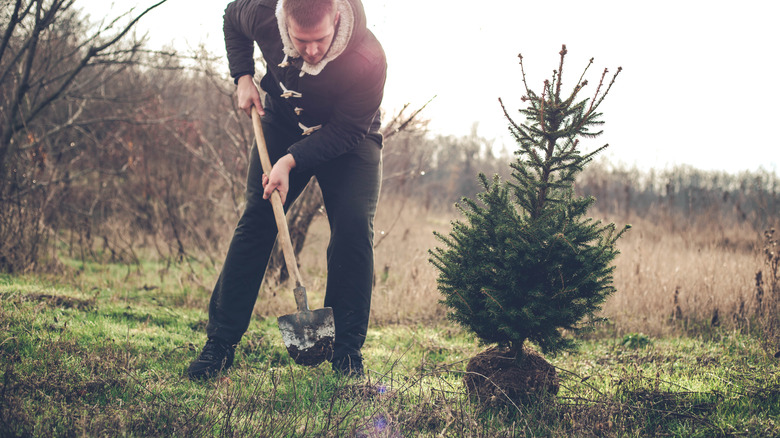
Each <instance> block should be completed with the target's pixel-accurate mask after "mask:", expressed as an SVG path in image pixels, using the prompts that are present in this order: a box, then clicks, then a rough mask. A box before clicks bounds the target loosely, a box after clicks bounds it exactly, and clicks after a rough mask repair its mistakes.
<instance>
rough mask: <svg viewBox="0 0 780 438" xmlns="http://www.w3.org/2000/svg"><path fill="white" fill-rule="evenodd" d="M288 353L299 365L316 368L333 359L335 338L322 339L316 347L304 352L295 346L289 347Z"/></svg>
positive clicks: (313, 346)
mask: <svg viewBox="0 0 780 438" xmlns="http://www.w3.org/2000/svg"><path fill="white" fill-rule="evenodd" d="M287 353H289V354H290V357H292V358H293V360H294V361H295V363H297V364H298V365H304V366H308V367H316V366H317V365H319V364H321V363H323V362H325V361H326V360H330V359H331V358H332V357H333V338H332V337H330V336H326V337H323V338H320V339H318V340H317V342H316V343H315V344H314V345H312V346H311V347H310V348H307V349H304V350H299V349H298V347H296V346H295V345H288V346H287Z"/></svg>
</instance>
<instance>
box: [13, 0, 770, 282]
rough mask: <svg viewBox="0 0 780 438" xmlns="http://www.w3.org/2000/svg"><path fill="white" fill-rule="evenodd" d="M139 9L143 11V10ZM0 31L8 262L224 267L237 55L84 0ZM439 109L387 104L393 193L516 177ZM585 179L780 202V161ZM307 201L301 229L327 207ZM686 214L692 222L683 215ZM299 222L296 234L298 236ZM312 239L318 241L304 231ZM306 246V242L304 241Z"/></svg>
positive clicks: (607, 187)
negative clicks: (165, 42)
mask: <svg viewBox="0 0 780 438" xmlns="http://www.w3.org/2000/svg"><path fill="white" fill-rule="evenodd" d="M130 18H132V17H130ZM2 21H4V22H8V23H9V25H8V26H7V27H5V28H4V29H3V32H2V37H3V40H2V41H1V42H0V139H2V143H0V176H2V178H1V179H0V270H2V271H5V272H17V271H26V270H32V269H39V268H56V266H57V265H58V262H57V260H58V256H57V255H58V254H59V253H60V251H64V252H66V253H67V254H69V255H71V256H75V257H77V258H82V259H95V260H101V261H121V262H138V261H139V260H140V258H141V254H139V251H149V250H151V251H153V252H155V253H156V254H158V255H159V256H161V257H164V258H167V259H170V260H172V261H173V260H187V259H188V257H193V256H194V257H198V258H204V259H208V260H210V261H211V262H212V263H216V262H218V261H220V260H221V257H222V253H223V251H224V249H225V247H226V245H227V243H228V238H229V235H230V233H232V229H233V226H234V224H235V222H236V220H237V219H238V215H239V214H240V212H241V207H242V202H243V190H244V187H245V181H244V179H245V173H246V167H247V163H248V158H249V152H250V146H251V143H252V133H251V124H250V121H249V119H248V118H247V117H246V116H245V115H244V114H243V113H242V112H240V111H238V110H237V108H236V107H235V104H234V99H233V90H234V85H233V83H232V80H230V79H229V78H228V77H227V75H226V74H225V73H224V61H223V60H221V59H211V58H209V56H208V54H205V53H191V54H188V55H187V56H182V55H181V54H176V53H174V52H170V53H168V52H159V51H148V50H145V49H144V47H145V46H144V42H143V41H142V40H137V39H134V38H131V37H129V36H128V35H130V34H129V33H128V32H127V31H128V30H129V29H130V28H131V27H132V22H131V23H130V24H128V25H126V27H122V26H118V25H117V24H116V23H109V24H105V23H104V24H102V25H97V26H96V25H93V24H91V23H89V22H88V21H86V20H85V19H84V18H83V14H81V13H80V12H79V11H78V10H77V9H75V7H74V6H73V2H72V1H70V2H68V1H62V0H58V1H54V2H53V3H52V2H47V3H44V2H43V1H40V2H38V1H31V2H29V1H21V0H16V1H15V2H10V3H5V5H4V6H3V7H2ZM425 116H426V114H425V111H424V108H416V109H415V108H405V109H404V110H402V111H400V112H399V113H397V114H386V117H385V120H386V126H385V127H384V133H385V136H386V143H385V154H384V183H383V196H384V197H386V198H395V199H396V200H399V201H400V202H402V203H409V204H411V203H414V204H416V205H417V206H422V207H423V208H425V209H436V210H441V209H450V208H452V206H453V204H454V203H455V202H457V201H458V200H459V199H460V198H461V197H462V196H474V195H475V194H476V193H477V192H478V191H479V189H480V187H479V184H478V182H477V177H476V175H477V173H479V172H484V173H486V174H496V173H497V174H500V175H502V177H504V178H506V177H508V174H509V167H508V163H509V161H510V160H511V159H512V158H513V157H512V154H511V152H510V151H506V150H501V151H496V148H495V147H494V145H493V142H492V141H491V140H488V139H486V138H483V137H481V136H479V135H477V133H476V126H475V127H474V129H473V130H472V134H471V135H468V136H464V137H451V136H432V135H430V134H428V133H427V132H426V128H425ZM577 189H578V190H579V191H581V192H582V193H584V194H591V195H594V196H596V197H597V198H598V203H597V206H598V207H599V208H600V210H601V212H603V213H604V214H609V215H618V216H619V217H622V218H625V220H627V221H630V219H631V217H632V216H634V215H638V216H642V217H653V216H657V217H658V218H664V219H671V221H670V223H671V224H673V225H672V226H683V225H685V224H691V223H694V222H695V221H697V220H702V219H706V220H709V221H712V220H716V221H732V222H748V223H750V224H751V225H752V226H753V227H754V228H755V229H756V230H760V229H762V227H765V226H766V225H767V224H768V223H770V222H771V221H772V220H773V218H777V217H778V209H780V195H779V194H778V190H779V189H780V181H778V176H777V174H776V173H773V172H769V171H759V172H744V173H740V174H729V173H725V172H712V171H701V170H697V169H694V168H691V167H685V166H681V167H676V168H672V169H667V170H651V171H641V170H638V169H636V168H625V167H615V166H612V165H610V164H609V163H608V162H606V161H603V162H597V163H595V164H594V165H592V166H590V167H589V168H588V169H587V170H586V171H585V173H584V174H583V175H582V176H581V178H580V181H579V182H578V186H577ZM307 196H310V197H313V199H314V201H311V202H307V203H304V202H302V203H301V204H305V205H306V211H303V212H291V213H292V214H293V215H295V214H298V215H299V216H297V217H298V218H303V219H301V220H299V221H296V219H295V218H294V219H293V220H292V221H293V224H294V225H295V227H294V228H297V231H298V234H299V235H300V236H301V237H300V239H302V238H303V237H305V234H306V229H307V227H308V225H309V223H310V222H311V217H312V216H313V215H315V214H317V213H318V212H319V211H320V210H319V204H318V201H317V200H316V187H313V188H312V189H311V190H309V191H308V195H307ZM677 224H679V225H677ZM295 231H296V230H293V232H294V233H295ZM301 242H302V240H301ZM298 246H299V247H300V246H302V243H301V244H300V245H298Z"/></svg>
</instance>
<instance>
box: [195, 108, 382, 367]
mask: <svg viewBox="0 0 780 438" xmlns="http://www.w3.org/2000/svg"><path fill="white" fill-rule="evenodd" d="M269 119H270V118H268V117H267V118H264V119H263V131H264V133H265V139H266V144H267V145H268V153H269V155H270V157H271V162H276V160H278V159H279V158H281V157H282V156H283V155H285V154H286V153H287V148H288V147H289V146H290V145H291V144H293V143H294V142H296V141H298V140H299V139H300V138H301V133H300V132H301V131H300V130H299V129H298V128H297V127H295V128H289V129H288V128H285V127H284V126H281V125H280V124H278V123H273V122H271V121H270V120H269ZM381 148H382V137H381V135H379V134H369V135H368V136H367V137H366V138H365V139H364V140H363V141H362V142H360V143H359V144H358V145H357V146H356V147H355V149H353V150H352V151H350V152H348V153H346V154H343V155H341V156H339V157H337V158H335V159H333V160H331V161H329V162H326V163H323V164H322V165H320V166H319V167H317V168H315V169H313V170H312V171H309V172H298V171H296V169H293V171H292V172H291V173H290V191H289V192H288V194H287V200H286V202H285V210H286V209H287V208H289V206H290V205H291V204H292V203H293V202H294V201H295V199H296V198H297V197H298V195H300V194H301V192H302V191H303V189H304V188H305V187H306V184H307V183H308V182H309V180H310V179H311V177H312V176H316V178H317V182H318V183H319V185H320V188H321V190H322V197H323V202H324V204H325V209H326V211H327V215H328V223H329V224H330V232H331V236H330V242H329V244H328V250H327V266H328V280H327V285H326V290H325V307H332V308H333V316H334V319H335V323H336V340H335V346H334V352H333V357H334V359H339V358H342V357H345V356H351V357H360V349H361V347H362V346H363V342H364V341H365V337H366V331H367V329H368V318H369V312H370V306H371V288H372V284H373V270H374V250H373V238H374V214H375V212H376V204H377V201H378V199H379V189H380V185H381V181H382V151H381ZM262 174H263V171H262V166H261V164H260V159H259V157H258V155H257V148H256V146H255V147H253V148H252V153H251V160H250V164H249V172H248V176H247V192H246V200H247V204H246V208H245V209H244V213H243V215H242V216H241V219H240V220H239V222H238V225H237V226H236V229H235V232H234V234H233V239H232V241H231V242H230V248H229V249H228V253H227V257H226V258H225V263H224V265H223V267H222V272H221V274H220V276H219V279H218V280H217V283H216V286H215V287H214V291H213V293H212V295H211V302H210V304H209V323H208V325H207V326H206V333H207V335H208V336H209V337H210V338H218V339H221V340H223V341H227V342H229V343H232V344H237V343H238V342H239V340H240V339H241V337H242V336H243V334H244V333H245V332H246V330H247V328H248V327H249V319H250V317H251V315H252V310H253V307H254V305H255V301H256V300H257V295H258V292H259V289H260V284H261V283H262V281H263V275H264V272H265V268H266V265H267V264H268V260H269V258H270V255H271V251H272V249H273V246H274V241H275V239H276V234H277V229H276V222H275V220H274V215H273V210H272V208H271V203H270V202H269V201H268V200H264V199H263V187H262ZM290 300H291V301H292V300H293V295H292V291H290ZM312 307H316V306H312Z"/></svg>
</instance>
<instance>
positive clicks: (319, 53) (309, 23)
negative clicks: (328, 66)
mask: <svg viewBox="0 0 780 438" xmlns="http://www.w3.org/2000/svg"><path fill="white" fill-rule="evenodd" d="M282 7H283V8H284V14H285V16H286V17H287V31H288V33H289V35H290V39H291V40H292V43H293V46H295V49H296V50H297V51H298V53H300V54H301V56H302V57H303V60H304V61H306V62H308V63H309V64H311V65H314V64H317V63H318V62H320V61H321V60H322V58H323V57H325V54H326V53H327V52H328V49H329V48H330V45H331V43H332V42H333V37H334V36H335V35H336V25H337V24H338V21H339V13H338V11H337V10H336V4H335V0H284V4H283V6H282Z"/></svg>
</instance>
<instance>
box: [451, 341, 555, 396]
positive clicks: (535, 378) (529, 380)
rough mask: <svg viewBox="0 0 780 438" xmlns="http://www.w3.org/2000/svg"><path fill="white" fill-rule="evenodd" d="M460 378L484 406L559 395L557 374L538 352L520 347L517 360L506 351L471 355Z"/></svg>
mask: <svg viewBox="0 0 780 438" xmlns="http://www.w3.org/2000/svg"><path fill="white" fill-rule="evenodd" d="M466 371H467V373H466V375H465V377H464V378H463V380H464V383H465V384H466V388H468V391H469V394H471V395H472V396H474V397H476V398H477V399H478V400H479V401H480V402H482V403H485V404H491V405H492V404H504V403H506V402H507V401H508V399H511V400H512V401H513V402H515V403H523V402H525V401H528V400H529V399H530V398H532V397H534V396H539V395H545V394H551V395H555V394H557V393H558V387H559V380H558V373H557V372H556V371H555V367H553V366H552V365H551V364H550V363H549V362H547V360H546V359H545V358H544V357H543V356H542V355H541V354H540V353H538V352H536V351H534V350H532V349H530V348H528V347H523V354H522V356H521V358H520V360H516V358H515V356H514V355H513V354H510V352H509V350H508V349H499V348H498V347H492V348H489V349H488V350H486V351H483V352H482V353H479V354H478V355H476V356H474V357H473V358H472V359H471V360H470V361H469V363H468V365H467V366H466Z"/></svg>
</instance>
